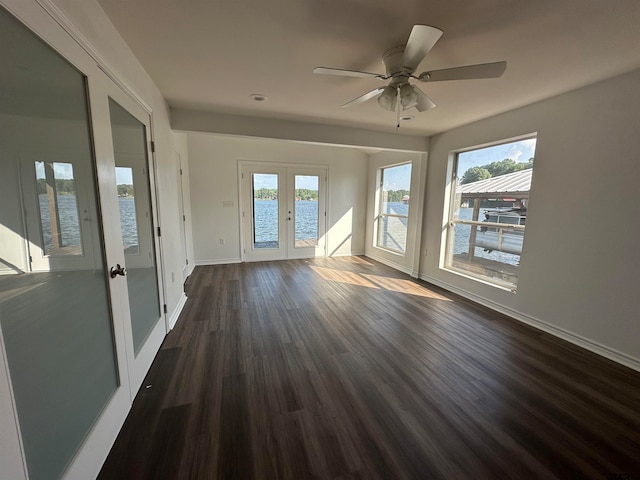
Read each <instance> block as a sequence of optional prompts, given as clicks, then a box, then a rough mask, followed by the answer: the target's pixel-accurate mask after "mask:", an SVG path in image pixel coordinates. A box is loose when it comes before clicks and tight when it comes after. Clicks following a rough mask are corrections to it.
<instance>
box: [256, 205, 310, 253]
mask: <svg viewBox="0 0 640 480" xmlns="http://www.w3.org/2000/svg"><path fill="white" fill-rule="evenodd" d="M253 204H254V207H253V208H254V215H255V242H256V243H262V242H275V241H277V240H278V201H277V200H256V201H255V202H253ZM295 216H296V217H295V220H296V238H295V239H296V241H304V240H316V239H317V238H318V202H316V201H313V200H297V201H296V203H295Z"/></svg>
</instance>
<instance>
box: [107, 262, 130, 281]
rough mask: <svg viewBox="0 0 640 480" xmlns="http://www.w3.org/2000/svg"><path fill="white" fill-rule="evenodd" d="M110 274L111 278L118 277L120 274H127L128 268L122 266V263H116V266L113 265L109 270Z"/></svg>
mask: <svg viewBox="0 0 640 480" xmlns="http://www.w3.org/2000/svg"><path fill="white" fill-rule="evenodd" d="M109 275H110V276H111V278H116V277H117V276H118V275H122V276H123V277H124V276H126V275H127V269H126V268H125V267H121V266H120V264H119V263H118V264H116V266H115V267H111V269H110V270H109Z"/></svg>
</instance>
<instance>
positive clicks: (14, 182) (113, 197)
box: [0, 0, 166, 479]
mask: <svg viewBox="0 0 640 480" xmlns="http://www.w3.org/2000/svg"><path fill="white" fill-rule="evenodd" d="M6 1H7V0H3V4H4V3H5V2H6ZM8 5H10V7H11V9H12V12H14V13H16V14H18V13H19V14H21V15H20V17H21V18H28V19H29V20H30V21H31V22H33V23H34V24H36V25H39V26H40V27H41V30H43V31H44V32H45V34H44V35H45V38H44V40H43V39H41V38H39V37H38V36H36V35H35V34H34V33H33V32H31V31H30V30H29V29H28V28H27V27H25V26H24V25H23V24H22V23H20V22H19V21H18V20H16V18H15V17H14V16H13V15H12V14H11V13H9V12H8V11H7V10H6V9H4V8H3V7H0V65H2V69H0V85H2V92H3V95H0V171H1V172H2V174H1V175H0V197H1V198H0V200H1V201H0V431H1V432H2V442H0V465H2V468H1V469H0V470H1V473H0V477H3V478H5V477H6V478H16V479H18V478H30V479H47V478H92V477H95V475H96V474H97V472H98V470H99V469H100V466H101V464H102V462H103V460H104V458H105V457H106V455H107V453H108V451H109V448H110V446H111V444H112V442H113V440H114V439H115V437H116V435H117V433H118V431H119V429H120V427H121V425H122V423H123V422H124V419H125V417H126V415H127V413H128V411H129V409H130V407H131V401H132V398H133V396H134V395H135V393H136V392H137V390H138V388H139V386H140V384H141V382H142V379H143V376H144V374H145V372H146V371H147V369H148V367H149V365H150V363H151V361H152V359H153V356H154V355H155V353H156V351H157V349H158V347H159V345H160V342H161V341H162V338H163V337H164V333H165V331H166V330H165V325H164V322H163V321H162V318H163V315H162V312H161V309H160V305H161V304H162V303H163V292H162V288H161V283H160V282H159V276H158V273H157V272H158V266H159V265H160V263H159V260H158V259H159V253H160V250H159V244H158V238H157V236H156V235H155V234H154V233H155V232H154V227H153V225H154V219H155V218H156V215H155V213H154V212H155V211H156V209H155V208H154V203H155V198H154V196H153V195H152V192H154V191H155V190H154V186H153V174H152V173H153V172H152V163H151V162H150V160H151V159H150V156H149V151H150V149H149V148H148V147H149V143H150V138H151V137H150V133H149V132H150V130H149V124H150V117H149V113H148V112H146V111H145V110H144V109H143V108H142V107H141V106H140V105H139V104H137V103H136V102H135V101H133V99H132V98H130V97H129V96H127V95H125V94H124V92H123V91H121V90H120V89H119V88H118V87H117V86H116V85H115V84H114V83H113V82H112V80H111V79H109V78H108V77H107V76H106V74H105V73H104V72H103V71H102V70H101V69H100V68H99V67H98V66H97V65H96V63H95V62H94V61H93V60H92V59H91V58H90V57H89V56H88V55H87V53H86V52H85V51H84V50H83V49H82V48H81V47H80V46H79V45H78V44H77V43H75V42H74V41H73V40H72V39H71V37H69V36H68V35H67V34H66V32H64V31H63V30H61V29H60V27H59V25H58V24H56V23H54V22H53V20H52V19H51V18H50V16H49V15H48V14H47V13H46V12H44V11H40V10H38V9H37V8H35V9H34V8H33V6H30V4H29V2H23V1H13V0H9V1H8ZM45 26H46V28H45ZM50 45H55V50H54V49H53V48H52V47H51V46H50ZM59 52H61V53H59ZM63 55H64V56H63Z"/></svg>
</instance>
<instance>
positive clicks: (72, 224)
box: [38, 193, 81, 252]
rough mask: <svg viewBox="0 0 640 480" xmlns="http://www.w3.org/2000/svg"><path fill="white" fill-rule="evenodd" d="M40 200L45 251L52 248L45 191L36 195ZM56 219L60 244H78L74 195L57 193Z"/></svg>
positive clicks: (78, 233)
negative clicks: (58, 223)
mask: <svg viewBox="0 0 640 480" xmlns="http://www.w3.org/2000/svg"><path fill="white" fill-rule="evenodd" d="M38 200H39V202H40V220H41V222H40V223H41V225H42V237H43V240H44V247H45V248H44V250H45V252H48V251H50V250H51V249H52V248H53V238H52V237H51V220H50V217H49V201H48V197H47V194H46V193H41V194H40V195H39V196H38ZM58 220H59V222H60V233H61V237H62V245H61V246H66V247H68V246H71V245H80V243H81V242H80V223H79V221H78V204H77V202H76V196H75V195H58Z"/></svg>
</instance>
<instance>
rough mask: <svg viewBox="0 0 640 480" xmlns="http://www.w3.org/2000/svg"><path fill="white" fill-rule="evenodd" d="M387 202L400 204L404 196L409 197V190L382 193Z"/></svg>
mask: <svg viewBox="0 0 640 480" xmlns="http://www.w3.org/2000/svg"><path fill="white" fill-rule="evenodd" d="M384 194H385V196H386V197H387V199H386V201H387V202H401V201H402V199H403V198H404V197H405V195H406V196H409V190H402V189H401V190H387V191H385V192H384Z"/></svg>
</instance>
